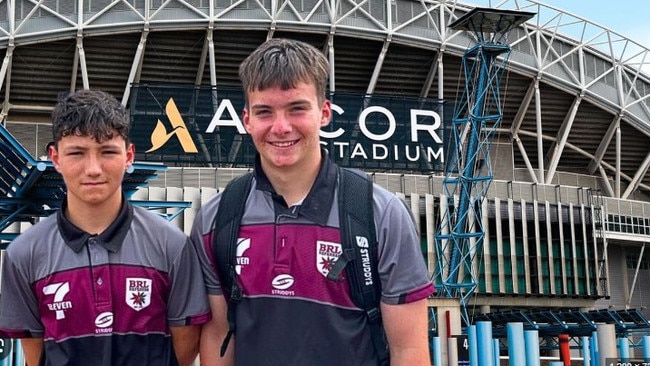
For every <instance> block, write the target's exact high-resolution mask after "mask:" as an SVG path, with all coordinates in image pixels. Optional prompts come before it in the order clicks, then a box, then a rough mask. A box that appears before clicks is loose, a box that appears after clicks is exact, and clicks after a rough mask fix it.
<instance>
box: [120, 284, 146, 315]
mask: <svg viewBox="0 0 650 366" xmlns="http://www.w3.org/2000/svg"><path fill="white" fill-rule="evenodd" d="M125 300H126V304H127V305H129V307H131V308H132V309H133V310H135V311H140V310H142V309H144V308H146V307H147V306H149V304H151V279H149V278H127V279H126V298H125Z"/></svg>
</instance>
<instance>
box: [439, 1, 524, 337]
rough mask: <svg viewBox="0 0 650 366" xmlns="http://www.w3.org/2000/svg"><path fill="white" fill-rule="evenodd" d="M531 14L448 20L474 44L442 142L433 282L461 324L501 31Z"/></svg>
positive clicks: (475, 14) (485, 172)
mask: <svg viewBox="0 0 650 366" xmlns="http://www.w3.org/2000/svg"><path fill="white" fill-rule="evenodd" d="M534 15H535V13H530V12H521V11H509V10H497V9H490V8H475V9H473V10H471V11H470V12H468V13H467V14H465V15H463V16H462V17H460V18H458V19H457V20H456V21H454V22H453V23H451V24H450V25H449V28H451V29H454V30H462V31H467V32H470V33H471V34H472V35H473V36H474V37H475V40H476V44H475V45H473V46H471V47H469V48H468V49H467V50H466V51H465V53H464V55H463V58H462V67H463V69H462V71H463V74H464V75H463V76H464V79H465V85H464V88H463V92H462V94H461V96H460V100H458V101H457V104H456V107H455V110H454V118H453V125H452V131H450V132H451V134H453V140H452V141H450V145H449V147H448V151H449V155H450V156H449V157H448V159H447V167H446V169H447V171H446V176H445V179H444V187H443V189H444V192H445V196H446V197H447V202H441V205H442V207H443V212H444V215H443V217H442V220H441V223H440V227H439V228H438V230H437V233H436V238H435V243H436V260H437V264H438V266H437V270H436V272H435V273H434V277H433V282H434V284H435V285H436V287H437V288H438V289H439V291H438V293H439V295H441V296H446V297H453V298H459V300H460V305H461V308H462V316H463V318H464V321H465V324H467V325H469V324H470V319H469V316H468V313H467V304H468V301H469V299H470V297H471V296H472V295H473V294H474V292H475V290H476V287H477V286H478V283H477V273H478V271H479V269H480V268H479V263H476V262H475V260H474V259H475V258H476V257H477V254H479V253H481V251H482V250H481V249H482V248H483V245H484V230H483V225H484V221H483V219H482V217H481V205H482V203H483V199H484V198H485V195H486V193H487V190H488V187H489V185H490V182H491V181H492V165H491V161H490V156H489V154H490V143H491V140H492V137H493V134H494V131H495V128H496V127H498V126H499V124H500V123H501V116H502V113H501V105H502V103H501V100H500V95H499V90H500V86H501V78H502V76H503V72H504V70H505V66H506V63H507V62H508V57H509V55H510V46H508V45H507V44H506V43H505V39H506V35H507V33H508V32H509V31H510V30H512V29H513V28H515V27H517V26H519V25H520V24H522V23H523V22H525V21H527V20H528V19H530V18H532V17H533V16H534Z"/></svg>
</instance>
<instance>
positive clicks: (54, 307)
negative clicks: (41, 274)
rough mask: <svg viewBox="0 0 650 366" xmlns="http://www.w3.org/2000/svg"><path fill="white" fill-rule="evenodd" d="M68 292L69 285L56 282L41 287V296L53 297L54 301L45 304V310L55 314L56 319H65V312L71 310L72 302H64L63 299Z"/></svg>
mask: <svg viewBox="0 0 650 366" xmlns="http://www.w3.org/2000/svg"><path fill="white" fill-rule="evenodd" d="M68 292H70V283H68V282H58V283H52V284H49V285H47V286H45V287H43V295H54V301H53V302H51V303H49V304H47V308H48V309H50V310H51V311H54V312H56V319H57V320H61V319H65V311H64V310H68V309H72V301H65V300H63V298H64V297H65V295H67V294H68Z"/></svg>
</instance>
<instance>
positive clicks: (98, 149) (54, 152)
mask: <svg viewBox="0 0 650 366" xmlns="http://www.w3.org/2000/svg"><path fill="white" fill-rule="evenodd" d="M114 136H115V137H113V138H112V139H110V140H105V141H102V142H97V141H96V140H95V139H94V138H93V137H91V136H66V137H63V138H62V139H61V140H60V141H59V142H58V144H57V147H56V148H54V147H51V148H50V158H51V160H52V162H53V163H54V167H55V168H56V170H57V171H58V172H59V173H61V175H62V176H63V180H64V182H65V185H66V188H67V192H68V193H67V197H68V205H69V207H73V206H74V205H91V206H92V205H94V206H99V205H102V204H103V203H106V202H109V201H112V200H115V201H121V199H122V194H121V192H122V190H121V187H122V178H123V177H124V174H125V171H126V169H127V168H128V167H129V166H130V165H131V164H132V163H133V159H134V156H135V148H134V147H133V145H132V144H129V145H128V146H127V145H126V143H125V141H124V138H122V137H120V136H119V135H118V134H117V133H115V134H114ZM115 201H112V202H113V203H115Z"/></svg>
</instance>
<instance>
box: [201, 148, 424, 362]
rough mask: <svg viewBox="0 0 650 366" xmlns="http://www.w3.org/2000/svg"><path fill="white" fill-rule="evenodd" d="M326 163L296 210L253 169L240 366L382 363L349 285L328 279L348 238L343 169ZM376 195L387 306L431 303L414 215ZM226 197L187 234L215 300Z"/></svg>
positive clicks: (245, 227) (207, 208)
mask: <svg viewBox="0 0 650 366" xmlns="http://www.w3.org/2000/svg"><path fill="white" fill-rule="evenodd" d="M323 160H324V162H323V164H322V167H321V170H320V172H319V175H318V177H317V179H316V182H315V183H314V186H313V187H312V189H311V192H310V193H309V194H308V196H307V197H306V198H305V199H304V201H303V202H302V204H300V205H297V206H293V207H287V206H286V204H285V201H284V199H283V198H282V197H280V196H278V195H277V193H276V192H275V191H274V190H273V188H272V187H271V185H270V183H269V181H268V179H267V178H266V177H265V176H264V174H263V173H262V171H261V169H260V168H259V164H258V165H257V166H256V174H255V179H254V180H253V186H252V188H251V191H250V193H249V196H248V199H247V201H246V208H245V213H244V216H243V218H242V222H241V227H240V231H239V240H238V244H237V266H236V272H237V274H238V276H237V280H238V281H239V284H240V286H241V288H242V290H243V293H244V299H243V300H242V302H241V303H240V304H239V305H238V306H237V313H236V325H237V330H236V333H235V339H236V341H235V343H234V345H235V347H236V348H235V364H236V365H265V366H274V365H278V366H280V365H282V366H284V365H310V366H321V365H322V366H326V365H356V366H369V365H377V361H376V356H375V354H374V349H373V345H372V342H371V337H370V332H369V329H368V326H367V317H366V315H365V313H364V312H363V311H362V310H361V309H359V308H358V307H357V306H355V305H354V303H353V301H352V299H351V296H350V289H349V286H348V282H347V280H339V281H332V280H329V279H327V278H326V276H327V273H328V271H329V269H330V268H331V265H332V264H333V263H334V262H335V260H336V259H337V257H338V256H339V255H340V253H341V233H340V230H339V217H338V203H337V202H336V201H337V200H336V190H337V183H336V182H337V168H336V165H334V163H332V162H331V161H330V160H329V159H328V158H324V159H323ZM373 196H374V210H375V226H376V229H377V239H378V242H379V248H378V250H379V256H380V257H379V265H378V272H379V276H380V279H381V286H382V299H381V301H383V302H384V303H387V304H401V303H408V302H412V301H417V300H421V299H424V298H426V297H428V296H429V295H431V294H432V293H433V292H434V288H433V285H432V283H431V280H430V278H429V274H428V271H427V268H426V265H425V262H424V259H423V256H422V253H421V250H420V244H419V243H420V238H419V237H418V235H417V230H416V228H415V224H414V221H413V218H412V216H411V213H410V211H409V210H408V209H407V207H406V206H405V204H404V202H403V201H402V200H400V199H399V198H398V197H397V196H395V195H394V194H392V193H389V192H388V191H386V190H385V189H383V188H381V187H379V186H377V185H375V187H374V195H373ZM219 199H220V195H217V196H216V197H215V198H213V199H212V200H211V201H208V202H207V203H206V204H205V205H204V206H203V207H202V208H201V210H200V211H199V213H198V214H197V216H196V218H195V221H194V227H193V230H192V233H191V235H190V236H191V239H192V242H193V243H194V245H195V246H196V248H197V253H198V254H199V259H200V261H201V265H202V267H203V269H204V278H205V280H206V286H207V290H208V294H211V295H220V294H222V292H221V287H220V284H219V279H218V277H217V274H216V271H215V268H214V261H213V259H212V234H213V232H212V223H213V220H214V216H215V212H216V210H217V207H218V204H219ZM344 276H345V274H344ZM219 346H221V345H220V344H217V345H215V347H219ZM232 346H233V343H231V344H230V345H229V347H232Z"/></svg>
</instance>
